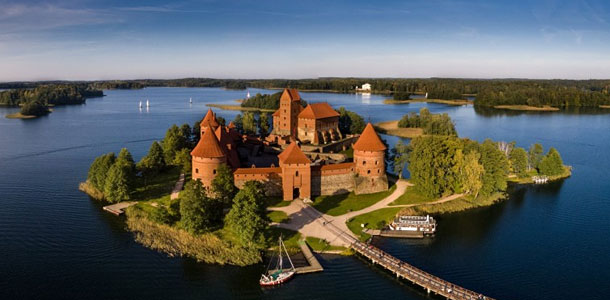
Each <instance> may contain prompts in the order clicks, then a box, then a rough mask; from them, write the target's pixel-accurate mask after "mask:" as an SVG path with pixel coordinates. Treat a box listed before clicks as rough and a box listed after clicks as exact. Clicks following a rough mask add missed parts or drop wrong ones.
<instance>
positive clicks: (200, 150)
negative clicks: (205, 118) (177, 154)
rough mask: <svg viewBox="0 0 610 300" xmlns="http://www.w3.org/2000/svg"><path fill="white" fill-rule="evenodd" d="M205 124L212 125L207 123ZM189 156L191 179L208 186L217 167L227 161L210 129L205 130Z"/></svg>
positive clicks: (214, 175)
mask: <svg viewBox="0 0 610 300" xmlns="http://www.w3.org/2000/svg"><path fill="white" fill-rule="evenodd" d="M206 125H207V126H208V127H209V128H211V127H212V126H211V125H210V124H209V123H208V124H206ZM191 156H192V165H193V169H192V178H193V180H201V183H203V185H204V186H205V187H207V188H209V187H210V186H211V185H212V180H213V179H214V177H216V172H217V170H218V167H220V165H222V164H225V163H226V162H227V157H226V153H225V151H224V150H223V148H222V146H221V145H220V143H219V142H218V139H217V138H216V135H215V134H214V132H213V131H212V130H205V132H204V133H203V136H202V137H201V139H200V140H199V143H197V146H196V147H195V149H193V151H192V152H191Z"/></svg>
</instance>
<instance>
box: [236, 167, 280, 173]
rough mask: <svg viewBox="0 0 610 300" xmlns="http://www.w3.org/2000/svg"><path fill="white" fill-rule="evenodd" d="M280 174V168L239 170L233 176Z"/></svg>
mask: <svg viewBox="0 0 610 300" xmlns="http://www.w3.org/2000/svg"><path fill="white" fill-rule="evenodd" d="M268 173H282V168H239V169H237V170H235V172H233V174H268Z"/></svg>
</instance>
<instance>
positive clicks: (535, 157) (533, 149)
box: [528, 144, 544, 169]
mask: <svg viewBox="0 0 610 300" xmlns="http://www.w3.org/2000/svg"><path fill="white" fill-rule="evenodd" d="M543 156H544V149H543V148H542V145H540V144H533V145H531V146H530V149H529V152H528V161H529V168H530V169H538V164H539V163H540V161H541V160H542V157H543Z"/></svg>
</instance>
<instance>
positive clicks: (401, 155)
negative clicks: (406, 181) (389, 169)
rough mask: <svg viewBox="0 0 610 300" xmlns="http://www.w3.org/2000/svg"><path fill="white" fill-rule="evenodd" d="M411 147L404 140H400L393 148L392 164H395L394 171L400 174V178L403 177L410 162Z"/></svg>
mask: <svg viewBox="0 0 610 300" xmlns="http://www.w3.org/2000/svg"><path fill="white" fill-rule="evenodd" d="M410 151H411V147H410V146H409V145H407V144H404V143H403V142H402V140H399V141H398V143H396V145H394V148H392V154H391V157H392V165H393V166H394V173H396V174H398V178H402V173H403V171H404V170H405V168H406V167H407V163H408V162H409V152H410Z"/></svg>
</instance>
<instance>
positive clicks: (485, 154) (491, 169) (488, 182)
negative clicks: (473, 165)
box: [478, 140, 509, 196]
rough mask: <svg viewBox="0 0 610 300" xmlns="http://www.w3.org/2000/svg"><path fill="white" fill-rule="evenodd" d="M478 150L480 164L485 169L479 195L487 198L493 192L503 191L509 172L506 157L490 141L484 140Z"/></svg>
mask: <svg viewBox="0 0 610 300" xmlns="http://www.w3.org/2000/svg"><path fill="white" fill-rule="evenodd" d="M478 148H479V149H478V150H479V153H480V154H481V158H480V162H481V164H482V165H483V168H484V169H485V173H484V174H483V186H482V187H481V191H480V192H481V194H482V195H484V196H488V195H491V194H492V193H494V192H502V191H505V190H506V188H507V183H506V181H507V179H508V171H509V166H508V159H507V158H506V155H504V153H503V152H502V151H500V149H498V146H497V144H496V143H494V142H493V141H491V140H485V141H484V142H483V143H482V144H481V145H480V146H479V147H478Z"/></svg>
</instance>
